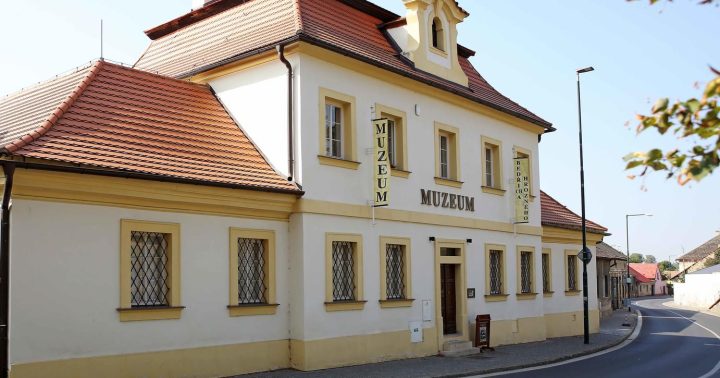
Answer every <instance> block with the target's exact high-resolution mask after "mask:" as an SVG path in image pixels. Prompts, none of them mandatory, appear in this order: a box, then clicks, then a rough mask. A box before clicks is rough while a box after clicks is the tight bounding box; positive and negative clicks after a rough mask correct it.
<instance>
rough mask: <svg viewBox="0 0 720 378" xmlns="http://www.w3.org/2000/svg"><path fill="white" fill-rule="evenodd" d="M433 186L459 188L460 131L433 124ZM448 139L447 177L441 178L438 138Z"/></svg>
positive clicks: (451, 127)
mask: <svg viewBox="0 0 720 378" xmlns="http://www.w3.org/2000/svg"><path fill="white" fill-rule="evenodd" d="M434 136H435V184H437V185H444V186H450V187H454V188H461V187H462V184H463V183H462V181H460V143H459V140H460V130H459V129H458V128H457V127H453V126H450V125H446V124H443V123H440V122H435V134H434ZM441 136H445V137H447V139H448V177H442V176H441V168H440V137H441Z"/></svg>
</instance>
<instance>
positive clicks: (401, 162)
mask: <svg viewBox="0 0 720 378" xmlns="http://www.w3.org/2000/svg"><path fill="white" fill-rule="evenodd" d="M375 116H376V117H377V118H387V119H391V120H392V121H393V122H395V155H396V156H395V161H396V164H395V166H394V167H392V169H391V170H390V174H392V175H393V176H395V177H402V178H407V177H408V176H409V175H410V170H409V168H408V167H409V164H408V144H407V113H405V112H404V111H402V110H399V109H395V108H391V107H389V106H386V105H383V104H378V103H376V104H375Z"/></svg>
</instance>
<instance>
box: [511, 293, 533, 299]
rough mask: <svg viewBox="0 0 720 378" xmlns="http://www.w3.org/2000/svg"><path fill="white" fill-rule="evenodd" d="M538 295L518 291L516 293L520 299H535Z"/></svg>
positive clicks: (516, 296)
mask: <svg viewBox="0 0 720 378" xmlns="http://www.w3.org/2000/svg"><path fill="white" fill-rule="evenodd" d="M537 295H538V293H517V294H515V298H517V300H519V301H529V300H532V299H535V297H536V296H537Z"/></svg>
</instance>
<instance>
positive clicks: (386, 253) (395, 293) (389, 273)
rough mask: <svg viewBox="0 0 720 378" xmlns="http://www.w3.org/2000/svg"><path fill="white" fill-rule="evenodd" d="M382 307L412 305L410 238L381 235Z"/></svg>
mask: <svg viewBox="0 0 720 378" xmlns="http://www.w3.org/2000/svg"><path fill="white" fill-rule="evenodd" d="M380 264H381V265H380V275H381V276H380V307H383V308H389V307H409V306H412V302H413V299H412V298H411V297H410V295H411V286H410V284H411V280H410V272H411V270H410V239H408V238H395V237H385V236H381V237H380Z"/></svg>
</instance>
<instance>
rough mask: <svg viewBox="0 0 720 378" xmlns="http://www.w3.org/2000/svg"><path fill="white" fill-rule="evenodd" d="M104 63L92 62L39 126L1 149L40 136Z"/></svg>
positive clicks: (17, 146) (14, 148) (19, 145)
mask: <svg viewBox="0 0 720 378" xmlns="http://www.w3.org/2000/svg"><path fill="white" fill-rule="evenodd" d="M104 64H106V63H105V62H104V61H103V60H102V59H99V60H97V61H95V63H93V65H92V66H91V67H90V69H89V71H88V73H87V74H86V75H85V77H84V78H83V79H82V80H80V82H78V84H77V86H76V87H75V89H73V91H72V92H70V94H69V95H68V97H67V98H66V99H65V100H63V101H62V102H60V104H59V105H58V106H57V108H55V110H54V111H52V112H51V113H50V115H49V116H48V118H47V119H46V120H45V121H43V123H42V124H40V126H38V127H37V128H35V130H32V131H30V132H29V133H27V134H25V136H22V137H20V138H19V139H17V140H16V141H14V142H11V143H9V144H7V145H5V146H4V147H3V149H4V150H5V151H7V152H9V153H13V152H15V151H17V150H19V149H20V148H22V147H25V146H27V145H28V144H30V143H32V142H33V141H34V140H36V139H38V138H40V137H41V136H43V135H44V134H45V133H46V132H48V130H50V129H51V128H52V127H53V126H54V125H55V122H57V121H58V120H59V119H60V118H61V117H62V116H63V114H64V113H65V111H66V110H68V109H69V108H70V106H72V104H73V103H75V100H77V98H78V97H80V94H82V92H83V91H84V90H85V88H87V86H88V84H90V82H92V81H93V80H94V79H95V76H97V74H98V72H100V70H101V69H102V67H103V65H104Z"/></svg>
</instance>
